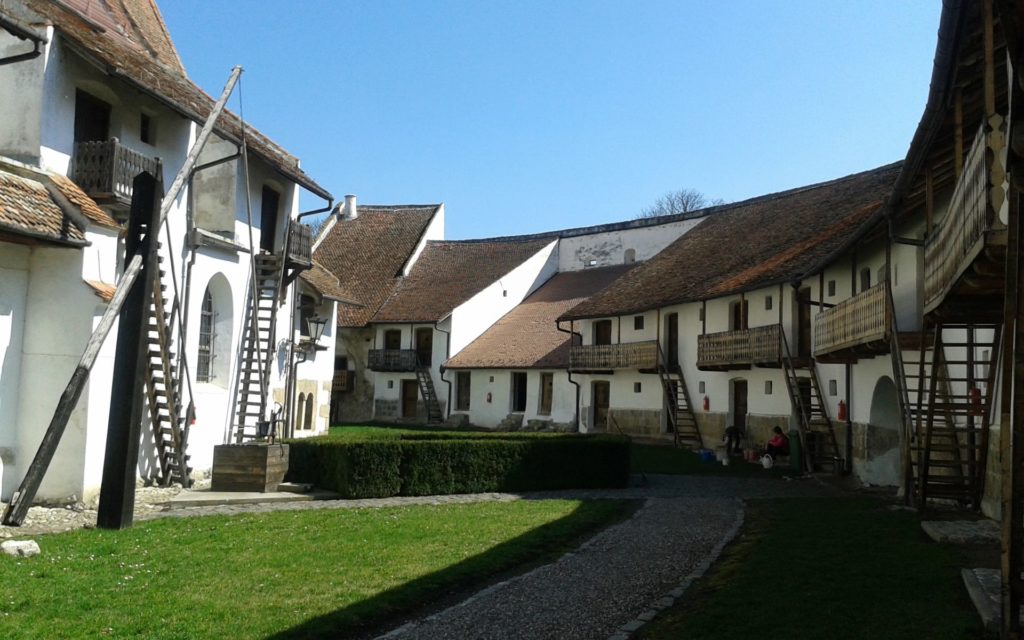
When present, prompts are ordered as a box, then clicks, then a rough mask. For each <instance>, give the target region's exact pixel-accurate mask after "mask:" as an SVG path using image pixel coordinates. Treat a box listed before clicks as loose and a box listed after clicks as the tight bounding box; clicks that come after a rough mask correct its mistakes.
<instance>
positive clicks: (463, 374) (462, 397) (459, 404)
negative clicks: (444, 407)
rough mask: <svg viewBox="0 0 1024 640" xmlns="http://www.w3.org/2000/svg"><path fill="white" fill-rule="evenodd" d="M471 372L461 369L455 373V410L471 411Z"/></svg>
mask: <svg viewBox="0 0 1024 640" xmlns="http://www.w3.org/2000/svg"><path fill="white" fill-rule="evenodd" d="M469 383H470V372H469V371H459V372H458V373H456V374H455V410H456V411H469V394H470V386H469Z"/></svg>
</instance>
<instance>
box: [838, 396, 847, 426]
mask: <svg viewBox="0 0 1024 640" xmlns="http://www.w3.org/2000/svg"><path fill="white" fill-rule="evenodd" d="M839 420H840V421H842V420H846V403H845V402H844V401H842V400H840V401H839Z"/></svg>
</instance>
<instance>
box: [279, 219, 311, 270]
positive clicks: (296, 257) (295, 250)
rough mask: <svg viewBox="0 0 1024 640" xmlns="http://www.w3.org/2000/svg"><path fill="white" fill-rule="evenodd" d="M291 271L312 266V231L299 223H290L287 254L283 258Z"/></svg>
mask: <svg viewBox="0 0 1024 640" xmlns="http://www.w3.org/2000/svg"><path fill="white" fill-rule="evenodd" d="M285 260H286V262H287V263H288V267H289V268H291V269H299V270H303V269H309V268H310V267H312V266H313V231H312V229H310V228H309V227H307V226H306V225H304V224H301V223H299V222H295V221H293V222H292V223H291V231H290V232H289V233H288V253H287V255H286V256H285Z"/></svg>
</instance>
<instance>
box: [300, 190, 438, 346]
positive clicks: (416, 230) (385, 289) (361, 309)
mask: <svg viewBox="0 0 1024 640" xmlns="http://www.w3.org/2000/svg"><path fill="white" fill-rule="evenodd" d="M439 207H440V205H434V204H432V205H398V206H373V205H359V217H358V218H356V219H355V220H338V221H337V222H336V223H335V224H334V225H333V226H331V227H330V229H329V230H328V231H327V232H326V235H325V236H324V238H323V239H322V240H321V241H320V243H319V244H318V245H317V247H316V250H315V251H314V252H313V257H314V259H315V260H316V261H317V262H319V263H320V264H321V265H323V266H324V268H326V269H327V270H328V271H330V272H331V273H332V274H333V275H334V276H335V277H336V278H337V279H338V286H339V288H340V289H341V290H342V291H344V292H346V293H347V294H348V295H347V296H346V298H347V299H351V300H352V301H353V302H355V303H357V304H339V305H338V326H340V327H362V326H365V325H366V324H367V323H368V322H369V321H370V318H372V317H373V314H375V313H376V312H377V309H379V308H380V306H381V305H382V304H384V302H385V301H386V300H387V299H388V296H389V295H391V292H392V291H393V290H394V288H395V285H397V283H398V277H399V276H400V275H401V271H402V267H403V266H404V265H405V263H406V261H408V259H409V256H411V255H412V252H413V250H414V249H415V248H416V245H417V244H418V243H419V241H420V237H421V236H422V235H423V232H424V231H425V230H426V228H427V225H428V224H429V223H430V220H431V218H433V216H434V214H435V213H436V212H437V210H438V208H439Z"/></svg>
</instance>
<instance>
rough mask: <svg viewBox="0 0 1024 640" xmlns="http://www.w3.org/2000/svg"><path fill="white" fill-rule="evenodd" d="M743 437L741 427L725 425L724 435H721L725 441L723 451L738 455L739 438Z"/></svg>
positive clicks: (739, 451)
mask: <svg viewBox="0 0 1024 640" xmlns="http://www.w3.org/2000/svg"><path fill="white" fill-rule="evenodd" d="M742 439H743V429H740V428H739V427H726V428H725V435H724V436H722V441H723V442H725V452H726V453H733V454H736V455H739V454H740V453H742V451H741V450H740V440H742Z"/></svg>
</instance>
